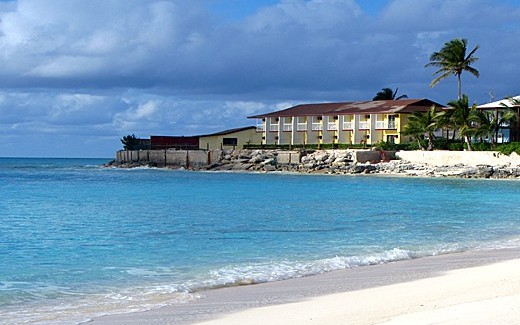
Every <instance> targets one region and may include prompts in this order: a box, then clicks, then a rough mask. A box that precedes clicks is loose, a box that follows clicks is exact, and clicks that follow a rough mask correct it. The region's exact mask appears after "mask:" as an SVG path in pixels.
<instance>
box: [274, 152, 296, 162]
mask: <svg viewBox="0 0 520 325" xmlns="http://www.w3.org/2000/svg"><path fill="white" fill-rule="evenodd" d="M300 161H301V154H300V152H298V151H280V152H278V156H277V157H276V162H277V163H279V164H281V165H290V164H299V163H300Z"/></svg>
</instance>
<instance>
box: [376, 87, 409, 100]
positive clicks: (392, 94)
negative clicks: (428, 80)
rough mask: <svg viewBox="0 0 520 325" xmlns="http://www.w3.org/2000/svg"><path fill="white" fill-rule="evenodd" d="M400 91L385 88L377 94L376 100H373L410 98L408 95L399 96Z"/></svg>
mask: <svg viewBox="0 0 520 325" xmlns="http://www.w3.org/2000/svg"><path fill="white" fill-rule="evenodd" d="M398 90H399V88H395V91H393V90H392V89H391V88H383V89H381V91H380V92H378V93H377V94H376V96H375V97H374V98H372V100H400V99H405V98H408V96H407V95H401V96H397V91H398Z"/></svg>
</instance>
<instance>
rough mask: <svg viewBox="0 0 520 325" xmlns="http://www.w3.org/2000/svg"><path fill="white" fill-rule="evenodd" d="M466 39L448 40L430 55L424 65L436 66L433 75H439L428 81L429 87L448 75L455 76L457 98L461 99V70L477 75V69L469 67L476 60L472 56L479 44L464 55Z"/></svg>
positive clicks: (476, 59)
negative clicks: (428, 60)
mask: <svg viewBox="0 0 520 325" xmlns="http://www.w3.org/2000/svg"><path fill="white" fill-rule="evenodd" d="M467 45H468V40H466V39H460V38H456V39H453V40H451V41H449V42H446V43H444V46H443V47H442V49H441V50H440V51H439V52H434V53H433V54H432V55H431V56H430V62H429V63H428V64H426V66H425V67H437V68H439V70H437V71H435V72H434V73H433V75H434V76H435V75H439V76H438V77H436V78H435V79H433V80H432V82H431V83H430V87H434V86H435V85H436V84H438V83H439V82H440V81H441V80H443V79H446V78H447V77H449V76H450V75H456V76H457V85H458V97H457V98H458V99H459V100H460V99H462V87H461V77H460V76H461V74H462V72H463V71H468V72H470V73H471V74H473V75H474V76H475V77H477V78H478V77H479V75H480V74H479V72H478V70H477V69H475V68H473V67H471V65H472V64H473V63H475V62H477V61H478V58H477V57H474V54H475V52H476V51H477V50H478V48H479V46H478V45H477V46H475V48H474V49H473V50H471V52H470V53H469V54H468V55H466V50H467Z"/></svg>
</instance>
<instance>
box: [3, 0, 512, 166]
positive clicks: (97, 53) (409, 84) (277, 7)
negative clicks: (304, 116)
mask: <svg viewBox="0 0 520 325" xmlns="http://www.w3.org/2000/svg"><path fill="white" fill-rule="evenodd" d="M380 2H381V1H380ZM256 3H257V5H256V7H251V4H248V5H247V6H248V8H247V10H246V8H245V6H246V5H244V10H243V11H240V10H238V9H237V7H236V6H240V2H237V1H226V0H195V1H183V0H178V1H175V0H171V1H168V0H162V1H159V0H147V1H145V0H127V1H121V0H90V1H80V0H46V1H40V0H17V1H4V2H0V64H1V66H2V69H0V85H1V88H0V99H1V100H0V135H2V136H3V138H4V139H7V140H6V141H7V142H5V141H4V144H3V145H2V146H0V149H2V155H7V156H20V155H22V156H23V155H35V154H33V153H34V152H37V155H46V156H68V155H73V156H75V155H86V156H99V155H102V156H112V155H113V151H114V150H116V149H118V148H120V143H119V138H120V137H121V136H123V135H126V134H128V133H135V134H136V135H138V136H143V137H145V136H148V135H150V134H176V135H179V134H185V135H189V134H201V133H208V132H215V131H219V130H222V129H225V128H232V127H239V126H245V125H252V124H254V121H251V120H247V119H246V116H249V115H253V114H257V113H260V112H266V111H270V110H274V109H278V108H283V107H286V106H284V105H293V104H297V103H301V102H309V101H336V100H343V101H346V100H365V99H371V98H372V97H373V95H374V94H375V93H376V92H377V91H379V90H380V89H381V88H383V87H392V88H395V87H399V91H400V93H405V94H407V95H408V96H409V97H415V98H418V97H426V98H430V99H432V100H434V101H438V102H440V103H445V102H447V101H448V100H451V99H453V98H454V97H455V96H456V85H455V83H456V82H455V79H454V78H453V79H448V80H446V81H445V82H443V83H441V84H439V86H437V87H436V88H433V89H431V88H429V87H428V84H429V82H430V81H431V79H432V73H433V70H432V69H426V68H424V65H425V64H426V63H427V62H428V57H429V55H430V54H431V52H432V51H435V50H438V49H440V47H442V45H443V44H444V42H446V41H448V40H450V39H452V38H455V37H464V38H467V39H468V40H469V46H470V47H471V46H474V45H476V44H479V45H480V49H479V51H478V52H477V56H478V57H479V58H480V60H479V61H478V62H477V63H476V64H475V67H476V68H477V69H479V70H480V73H481V77H480V78H479V79H476V78H474V77H472V76H469V75H468V76H464V75H463V91H464V92H465V93H467V94H468V95H469V97H470V100H471V101H477V102H479V103H482V102H485V101H488V100H489V96H488V93H489V92H490V91H492V92H493V93H494V94H495V95H496V96H497V97H498V98H500V97H504V96H507V95H515V94H518V93H519V92H520V89H519V88H518V85H519V79H520V76H519V74H518V73H517V72H516V64H517V62H518V53H519V51H518V47H520V45H519V44H517V43H518V42H516V41H514V40H516V39H520V38H519V36H520V4H517V3H516V2H515V1H499V0H422V1H412V0H393V1H392V0H389V1H387V2H386V3H383V5H382V7H381V8H380V9H378V10H377V11H375V10H374V9H372V8H369V7H368V6H367V3H366V0H357V1H355V0H310V1H305V0H280V1H273V0H271V1H265V2H262V1H259V2H256ZM217 6H218V7H219V8H221V9H222V8H223V9H228V11H229V12H232V14H225V15H224V14H222V12H223V10H216V9H215V8H216V7H217ZM233 6H235V7H233ZM231 9H233V10H231ZM224 11H225V10H224ZM31 138H37V139H42V140H41V141H40V140H38V141H35V140H33V141H32V143H31V141H30V139H31ZM80 147H83V150H81V151H80V150H79V149H76V148H80ZM35 148H37V150H36V149H35Z"/></svg>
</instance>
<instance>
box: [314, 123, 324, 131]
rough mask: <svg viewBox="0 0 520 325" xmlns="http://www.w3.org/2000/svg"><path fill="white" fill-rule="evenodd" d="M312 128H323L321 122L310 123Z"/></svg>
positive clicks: (318, 129) (319, 129) (316, 129)
mask: <svg viewBox="0 0 520 325" xmlns="http://www.w3.org/2000/svg"><path fill="white" fill-rule="evenodd" d="M312 130H313V131H321V130H323V124H321V123H312Z"/></svg>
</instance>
